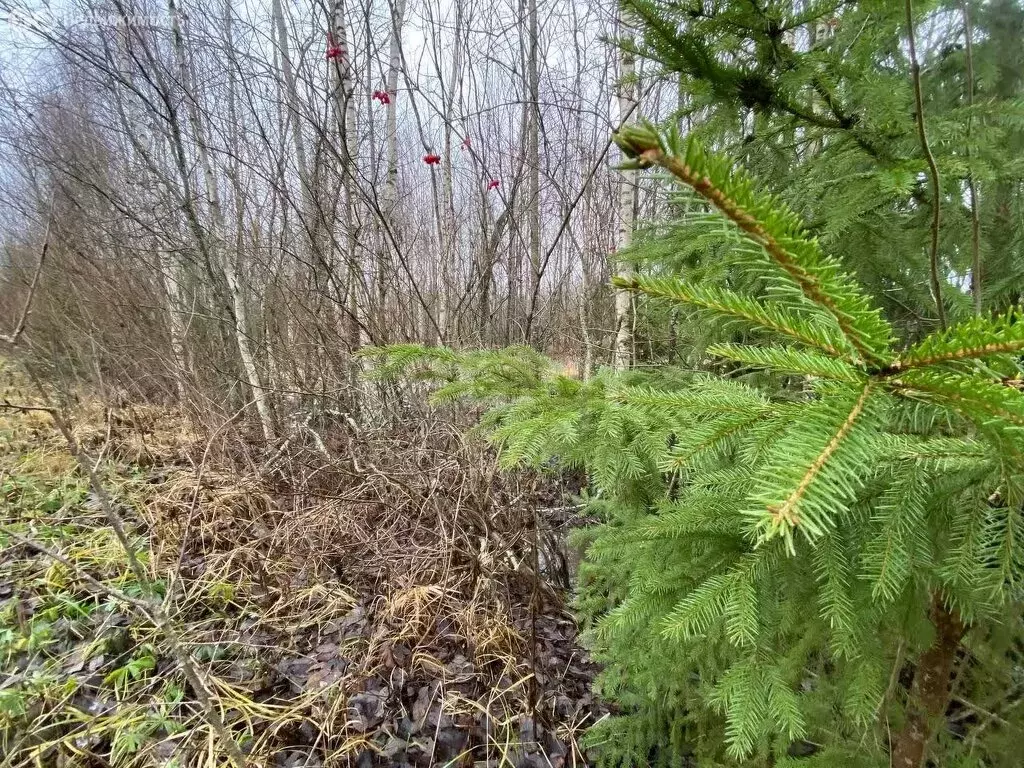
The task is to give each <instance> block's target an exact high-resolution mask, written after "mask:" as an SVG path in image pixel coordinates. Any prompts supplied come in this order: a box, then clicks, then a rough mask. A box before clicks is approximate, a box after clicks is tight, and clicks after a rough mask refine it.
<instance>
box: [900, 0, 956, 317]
mask: <svg viewBox="0 0 1024 768" xmlns="http://www.w3.org/2000/svg"><path fill="white" fill-rule="evenodd" d="M903 7H904V9H905V11H906V16H907V35H908V38H909V42H910V74H911V76H912V78H913V81H914V104H915V107H916V111H917V136H918V138H919V139H920V141H921V151H923V152H924V158H925V160H926V161H927V163H928V170H929V171H930V173H931V186H932V242H931V248H930V250H929V253H928V266H929V270H930V273H931V284H932V297H933V298H934V299H935V309H936V311H937V312H938V314H939V327H940V328H942V330H945V329H946V309H945V307H943V305H942V286H941V284H940V282H939V223H940V222H941V208H940V201H939V194H940V190H939V186H940V185H939V168H938V166H937V165H936V164H935V156H934V155H932V150H931V147H930V146H929V145H928V132H927V131H926V130H925V125H924V96H922V94H921V65H920V64H918V62H917V42H916V40H915V39H914V7H913V0H906V2H905V3H904V6H903Z"/></svg>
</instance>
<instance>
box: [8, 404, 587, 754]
mask: <svg viewBox="0 0 1024 768" xmlns="http://www.w3.org/2000/svg"><path fill="white" fill-rule="evenodd" d="M124 413H132V414H133V415H131V416H130V417H126V416H123V415H122V414H124ZM75 419H76V422H75V423H76V429H77V430H78V431H79V436H80V437H81V438H83V439H87V440H89V441H91V443H90V444H91V445H92V449H91V450H92V453H93V454H94V455H96V456H98V457H99V458H100V459H101V461H99V462H98V464H99V465H100V466H101V470H102V471H103V472H104V473H105V476H106V477H108V478H109V480H110V483H111V489H112V490H113V491H114V495H115V496H116V498H117V499H118V501H119V503H121V504H123V505H124V508H125V514H126V516H127V517H129V518H130V519H131V520H133V521H135V523H136V524H137V529H136V531H135V533H136V535H138V536H140V537H141V538H140V539H139V541H140V543H141V545H142V548H143V550H144V551H145V553H146V556H145V558H144V560H145V562H146V563H147V567H149V568H150V569H151V571H152V573H153V574H154V576H155V577H156V579H157V581H158V583H159V584H160V585H162V590H163V592H162V599H163V600H164V604H165V606H167V607H168V610H169V612H170V613H171V614H172V615H173V616H174V620H175V621H176V622H177V623H178V624H179V625H180V627H181V632H182V634H183V636H184V639H185V642H186V645H187V646H188V648H189V650H190V653H191V654H192V656H193V658H194V659H195V660H196V661H197V663H200V664H201V665H202V669H203V672H204V674H205V676H206V679H207V681H208V685H209V687H210V688H211V690H212V691H213V693H214V701H215V703H216V705H217V706H218V708H219V709H220V710H221V712H222V715H223V718H224V720H225V722H226V723H227V724H228V727H229V728H230V729H231V731H232V733H233V734H234V735H235V737H236V739H237V740H238V741H239V743H240V744H241V745H242V746H243V749H244V751H245V752H246V754H247V756H248V759H249V760H250V762H251V764H252V765H259V766H262V765H266V766H276V765H283V764H309V765H324V766H326V765H338V766H342V765H345V766H348V765H355V764H357V763H358V764H359V765H393V764H399V763H404V764H407V765H414V766H427V765H437V764H452V765H456V764H469V763H472V762H474V761H481V760H483V761H487V760H490V761H492V762H493V764H501V763H502V761H505V764H517V765H518V764H531V765H532V764H538V765H541V764H543V765H559V764H562V763H563V762H564V761H566V760H567V759H569V758H570V757H574V758H576V759H578V758H580V757H581V756H580V755H579V754H578V752H577V751H576V750H577V747H576V746H575V739H576V735H577V734H578V733H579V732H580V730H581V729H582V728H583V727H584V726H585V725H586V723H588V722H590V721H591V719H592V717H593V715H594V713H595V712H596V711H597V710H596V708H595V706H596V705H594V703H593V700H592V698H590V697H589V693H587V691H586V688H587V685H588V684H589V679H590V676H591V675H592V672H593V670H592V668H591V667H590V666H589V665H588V664H587V663H586V662H584V661H581V660H580V657H578V656H576V655H574V654H578V653H579V651H578V649H575V647H574V645H573V640H572V637H573V633H574V629H573V628H572V625H571V622H568V621H567V620H566V618H565V616H564V611H563V609H562V605H561V593H560V591H559V590H558V589H557V588H556V587H555V586H553V585H552V584H551V583H550V582H549V580H548V579H547V578H546V577H545V574H538V573H536V572H535V569H534V566H533V564H534V563H537V562H543V560H544V558H539V557H538V554H537V552H536V551H535V543H536V542H537V541H538V539H540V540H543V539H544V538H545V531H543V530H542V531H541V532H540V534H539V535H538V534H536V533H535V532H534V530H533V527H534V525H535V522H536V521H537V520H538V518H539V515H538V514H537V512H536V508H537V507H538V505H539V504H540V503H541V501H542V500H544V499H548V498H550V494H551V490H550V488H549V487H548V485H547V484H546V483H547V481H545V480H544V479H543V478H541V477H538V476H536V475H533V474H529V473H525V472H521V473H502V472H499V471H498V469H497V466H496V463H495V458H494V456H493V455H492V454H491V453H490V452H489V451H488V450H487V449H486V448H485V447H483V446H481V445H478V444H474V443H468V442H466V441H465V440H464V439H463V438H462V437H461V434H460V431H459V430H458V429H457V428H456V427H454V426H453V425H450V424H447V423H445V422H443V421H424V422H423V423H421V424H419V425H418V426H416V427H414V428H408V429H404V430H402V429H394V428H392V429H387V430H385V429H380V430H364V431H362V432H360V433H358V434H357V433H356V432H355V430H354V428H353V427H352V425H351V424H350V423H349V422H347V421H345V420H340V421H339V422H338V423H337V424H335V425H333V426H330V427H328V426H324V425H320V426H319V427H318V429H319V432H313V430H312V428H311V427H309V420H306V421H304V422H302V423H303V429H302V430H298V431H296V433H295V434H294V435H292V436H290V437H288V438H286V440H285V441H284V442H283V444H280V445H277V446H272V447H271V448H270V449H269V450H268V452H267V454H266V455H252V454H251V453H246V452H244V451H242V450H236V448H237V446H243V445H245V444H246V443H245V440H244V435H243V434H242V433H239V432H235V431H233V430H232V428H230V426H228V427H226V428H224V429H222V430H220V431H218V432H216V433H214V434H212V436H199V435H196V434H193V433H192V432H191V428H189V427H186V426H185V425H184V424H183V423H182V421H181V419H180V418H179V417H178V416H177V415H176V414H174V413H173V412H171V411H159V410H158V409H157V410H154V409H149V408H142V409H136V410H134V411H132V409H129V408H124V409H120V410H116V411H114V410H111V409H106V408H96V407H92V406H91V405H87V406H83V407H81V408H80V409H79V411H77V412H76V414H75ZM83 420H84V423H83ZM37 421H38V422H39V423H36V422H37ZM0 429H4V430H6V429H9V430H12V431H13V432H17V434H18V437H17V439H18V440H19V441H23V443H24V445H26V446H31V450H30V451H29V452H27V453H25V455H24V456H22V455H21V454H20V446H21V445H22V443H21V442H19V443H18V445H19V449H18V450H19V454H18V455H17V456H15V454H14V451H13V450H11V449H10V445H9V446H8V448H9V450H8V451H7V452H6V453H5V454H2V453H0V461H2V466H3V467H4V468H5V469H4V470H3V471H5V472H7V476H14V475H16V476H17V477H18V478H19V480H18V481H17V482H18V483H22V484H25V487H26V488H31V490H24V491H22V490H17V489H18V488H21V486H20V485H18V486H17V488H14V487H13V486H12V488H8V489H7V490H6V491H5V494H6V496H7V498H8V501H9V502H11V503H9V504H8V507H9V513H10V514H9V515H7V516H6V517H5V521H6V522H10V523H11V524H14V525H17V526H20V528H19V530H24V531H31V532H32V533H33V535H38V534H39V532H40V531H41V530H43V531H44V532H45V536H46V538H47V540H48V541H49V542H50V543H51V544H53V545H54V546H58V547H59V548H60V551H61V552H62V553H63V554H64V555H65V556H66V557H68V558H69V559H71V560H72V561H73V562H74V563H75V564H76V566H77V567H79V568H81V569H82V570H83V571H85V572H87V573H90V574H93V575H94V576H95V577H97V578H101V579H103V580H107V581H109V583H111V584H117V585H118V587H119V588H121V589H131V588H132V583H131V582H132V579H131V577H130V574H129V573H128V570H127V569H126V568H125V567H124V566H123V557H122V556H121V553H120V552H119V551H118V549H117V547H116V542H114V541H113V540H112V538H111V535H110V534H111V532H110V531H109V529H108V528H106V527H105V524H104V522H103V520H102V519H101V518H100V517H99V516H98V515H96V514H95V510H93V509H92V508H91V506H90V500H89V493H88V489H87V487H86V485H85V484H84V483H83V481H82V480H81V478H79V477H78V475H77V472H76V471H75V470H74V467H73V465H72V463H71V462H70V461H69V460H68V459H67V457H66V454H64V453H62V452H61V447H60V445H59V441H58V440H55V439H54V436H53V434H52V432H53V430H52V427H51V426H50V425H47V424H46V422H45V419H44V420H42V421H39V420H38V419H27V420H21V419H20V418H14V419H13V420H11V421H10V423H4V422H0ZM5 434H6V433H5ZM26 457H30V458H26ZM12 473H13V474H12ZM15 485H17V484H15ZM36 485H38V486H39V487H38V488H37V487H36ZM5 488H6V486H5ZM46 499H49V501H45V500H46ZM545 503H546V502H545ZM40 524H42V525H43V526H45V527H44V528H40ZM19 558H21V559H20V560H18V565H17V566H16V567H17V569H18V574H19V578H20V580H19V581H18V583H19V585H22V584H23V585H24V587H22V586H19V592H18V594H17V595H16V596H15V603H14V605H15V607H14V608H12V609H11V610H12V611H13V612H14V613H13V614H12V615H14V614H17V613H18V611H21V612H22V613H24V611H25V610H26V609H25V608H24V606H25V605H28V606H29V608H28V609H27V610H28V613H29V614H30V618H29V621H28V624H27V625H26V627H27V630H26V632H27V633H26V634H24V635H23V636H21V635H19V636H18V638H16V641H15V642H14V644H13V645H11V646H10V647H9V648H8V650H7V651H6V652H7V654H8V662H9V663H10V664H13V665H14V666H15V667H16V668H17V669H18V670H19V671H18V672H17V675H16V679H17V692H18V693H17V695H18V696H19V697H22V699H23V700H24V701H25V702H37V701H38V700H39V698H38V696H37V694H38V693H39V692H38V691H36V692H35V693H33V692H32V691H33V690H35V689H32V687H31V685H30V683H29V681H30V680H32V679H36V680H42V679H45V680H46V681H47V682H46V685H45V686H43V688H42V689H39V690H44V689H45V691H44V692H45V700H46V701H47V702H48V703H47V704H46V706H45V707H43V708H41V709H40V708H36V709H30V708H26V710H25V711H24V712H22V713H21V714H19V715H18V716H17V717H15V718H14V719H12V720H11V721H10V722H9V723H7V725H6V726H4V724H3V723H0V733H7V734H11V733H13V734H14V736H13V737H12V739H9V740H7V741H5V742H4V744H3V748H4V749H5V750H6V751H7V752H6V753H7V754H14V755H16V756H17V759H15V760H14V762H12V763H11V764H12V765H18V766H21V765H25V766H28V765H32V764H35V763H39V764H42V765H48V764H55V763H52V762H48V761H50V760H51V758H54V759H55V756H56V755H64V758H63V759H65V760H67V759H72V760H78V761H79V762H82V761H83V760H84V759H85V758H84V757H83V755H84V756H90V755H96V756H102V759H103V760H104V761H106V762H108V763H110V764H113V765H129V764H132V765H136V764H137V765H157V764H161V765H162V764H167V761H168V760H170V759H179V762H180V764H182V765H185V764H189V765H210V766H213V765H215V764H217V762H218V757H217V752H216V747H215V744H214V740H213V737H212V736H211V734H210V733H209V731H208V728H207V726H206V725H205V724H204V721H203V720H202V718H201V717H199V714H198V710H197V708H196V704H195V702H194V701H192V700H191V695H190V693H189V691H188V686H187V685H186V684H185V682H184V680H182V679H180V676H179V674H178V672H177V671H176V669H175V668H174V666H173V664H170V662H169V661H168V660H167V654H166V651H165V649H163V648H162V646H161V639H160V638H159V637H157V636H155V635H154V633H153V632H152V629H151V628H147V627H144V626H136V624H135V623H134V621H133V620H132V619H131V618H130V617H129V616H128V615H127V611H126V610H125V609H124V607H123V606H122V607H120V608H118V607H117V606H113V607H110V608H109V610H108V608H104V607H102V606H104V605H106V603H105V602H104V599H101V597H100V596H97V595H95V594H91V593H90V592H89V590H88V589H87V588H85V586H84V585H83V583H82V582H81V580H80V579H78V578H77V576H76V574H75V573H74V572H72V571H69V570H68V569H65V568H63V567H54V566H52V564H50V563H44V562H43V561H42V559H40V558H33V557H30V556H29V555H28V553H21V554H19ZM68 600H71V601H72V602H75V603H76V604H83V601H85V603H88V605H89V606H91V607H90V608H88V611H87V612H88V614H89V616H90V617H95V618H90V619H89V620H88V622H87V626H82V627H79V626H78V625H76V624H74V623H73V622H72V621H70V620H69V621H67V622H65V623H63V624H58V628H59V630H58V631H57V635H56V636H57V639H56V640H54V641H53V642H50V641H45V642H44V640H43V636H44V635H46V633H47V632H50V633H51V634H52V632H53V630H52V627H49V625H48V627H49V628H44V627H43V624H42V623H40V624H38V626H37V625H36V624H35V623H33V622H34V619H33V618H31V617H33V616H36V615H37V612H36V610H37V607H38V606H49V608H52V609H53V610H55V611H56V613H55V614H53V616H55V617H56V619H55V620H57V621H62V620H63V619H65V618H67V617H66V616H64V614H62V613H61V611H70V610H73V609H71V608H68V607H67V606H68V602H67V601H68ZM33 601H35V602H33ZM62 601H63V602H62ZM107 602H109V601H107ZM55 605H60V606H64V607H63V608H60V607H58V608H53V606H55ZM51 613H52V611H51ZM83 621H84V619H83ZM567 626H568V629H567ZM69 627H70V628H71V629H69ZM65 630H68V631H67V632H66V631H65ZM68 632H70V634H68ZM33 633H35V634H33ZM40 633H42V634H40ZM37 635H38V637H37ZM32 638H35V640H33V639H32ZM112 638H113V639H112ZM33 643H35V645H33ZM69 670H78V671H69ZM43 672H45V674H43ZM41 674H42V675H43V676H42V677H40V675H41ZM72 679H74V680H76V681H77V682H76V683H75V688H74V693H73V694H61V693H60V691H62V690H64V689H63V688H61V686H62V685H69V683H68V681H69V680H72ZM37 688H38V686H37ZM69 690H70V688H69ZM39 695H43V694H39ZM3 696H4V694H3V691H2V690H0V703H2V699H3ZM33 697H35V698H33ZM22 699H19V701H20V700H22ZM112 701H113V702H116V705H111V703H110V702H112ZM567 702H568V703H567ZM33 706H34V705H33ZM69 707H70V708H71V709H68V708H69ZM90 712H91V713H92V714H91V715H90V714H89V713H90ZM19 718H20V719H19ZM15 723H17V725H15ZM4 727H6V728H7V730H6V731H4ZM29 728H31V729H34V732H35V733H36V736H37V737H38V738H37V737H35V736H34V737H30V738H26V734H27V733H28V732H29V731H28V730H26V729H29ZM40 734H41V735H40ZM5 738H6V737H5ZM83 745H84V746H83ZM11 750H13V751H11ZM90 759H91V758H90ZM40 761H41V762H40ZM531 761H532V762H531ZM83 764H84V763H83ZM576 764H577V765H580V764H582V763H581V762H579V761H577V762H576Z"/></svg>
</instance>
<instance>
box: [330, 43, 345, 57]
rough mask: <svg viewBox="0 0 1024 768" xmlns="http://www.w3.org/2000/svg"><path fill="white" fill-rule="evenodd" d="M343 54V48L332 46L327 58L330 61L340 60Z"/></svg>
mask: <svg viewBox="0 0 1024 768" xmlns="http://www.w3.org/2000/svg"><path fill="white" fill-rule="evenodd" d="M341 54H342V50H341V48H339V47H338V46H336V45H330V46H328V47H327V58H328V59H340V58H341Z"/></svg>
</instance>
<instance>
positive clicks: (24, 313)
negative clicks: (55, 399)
mask: <svg viewBox="0 0 1024 768" xmlns="http://www.w3.org/2000/svg"><path fill="white" fill-rule="evenodd" d="M52 224H53V210H52V207H51V210H50V215H49V217H48V218H47V220H46V234H45V235H44V236H43V247H42V248H41V249H40V250H39V261H37V262H36V271H35V272H33V273H32V282H31V283H29V286H28V296H26V297H25V304H24V305H23V306H22V308H21V316H20V317H19V318H18V322H17V323H16V324H15V326H14V330H13V331H12V332H11V333H9V334H8V333H0V340H2V341H5V342H7V343H8V344H10V345H11V346H14V345H15V344H17V343H18V339H19V338H20V337H21V334H22V333H24V332H25V326H26V324H27V323H28V316H29V315H30V314H31V313H32V299H34V298H35V295H36V288H38V287H39V276H40V275H42V274H43V264H44V263H45V262H46V252H47V251H48V250H49V249H50V227H51V225H52Z"/></svg>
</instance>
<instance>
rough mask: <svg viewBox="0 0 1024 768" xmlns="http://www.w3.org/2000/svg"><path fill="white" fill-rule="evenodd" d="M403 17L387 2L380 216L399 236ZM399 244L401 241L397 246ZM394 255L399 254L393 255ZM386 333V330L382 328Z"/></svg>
mask: <svg viewBox="0 0 1024 768" xmlns="http://www.w3.org/2000/svg"><path fill="white" fill-rule="evenodd" d="M404 18H405V0H395V2H394V3H393V4H392V5H391V43H390V50H389V51H388V74H387V83H386V87H387V94H388V104H387V124H386V127H385V132H386V134H387V155H388V157H387V172H386V176H385V178H384V211H383V213H384V218H385V222H386V225H387V226H388V227H390V228H391V232H392V236H393V237H395V238H396V239H397V238H398V237H399V231H400V229H401V228H400V227H399V221H398V73H399V70H400V69H401V67H402V25H403V22H404ZM397 247H401V241H400V240H399V241H398V246H397ZM390 248H391V245H390V243H389V244H388V245H386V246H385V247H384V248H382V249H381V260H380V263H379V264H378V265H377V295H378V302H379V304H380V311H381V312H382V313H383V316H384V317H387V316H388V310H387V288H388V286H389V285H390V283H391V282H392V281H393V280H395V277H396V275H395V269H394V264H393V263H392V262H391V254H390ZM395 257H396V258H398V257H399V254H395ZM384 331H385V333H386V329H384Z"/></svg>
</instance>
